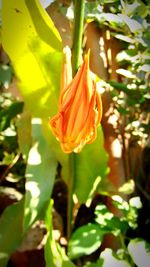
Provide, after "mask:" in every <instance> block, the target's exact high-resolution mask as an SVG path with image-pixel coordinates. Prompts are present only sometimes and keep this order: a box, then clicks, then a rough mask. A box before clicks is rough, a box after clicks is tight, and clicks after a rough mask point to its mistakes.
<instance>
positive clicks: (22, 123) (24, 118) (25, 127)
mask: <svg viewBox="0 0 150 267" xmlns="http://www.w3.org/2000/svg"><path fill="white" fill-rule="evenodd" d="M17 135H18V144H19V149H20V151H21V153H22V154H23V155H24V156H25V158H26V159H27V158H28V154H29V150H30V147H31V144H32V125H31V114H30V112H29V111H28V110H26V109H24V111H23V113H22V114H21V116H20V118H19V120H18V121H17Z"/></svg>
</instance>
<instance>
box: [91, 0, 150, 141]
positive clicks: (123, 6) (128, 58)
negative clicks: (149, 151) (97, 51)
mask: <svg viewBox="0 0 150 267" xmlns="http://www.w3.org/2000/svg"><path fill="white" fill-rule="evenodd" d="M112 2H113V5H112ZM93 7H94V9H93ZM86 18H87V21H91V20H95V21H97V23H98V24H99V27H100V28H102V29H103V28H104V27H106V30H107V31H109V33H110V36H111V38H112V37H114V38H117V39H118V40H120V44H121V51H120V52H119V53H118V54H117V57H116V60H117V62H118V64H119V69H118V70H117V71H116V72H117V73H118V74H119V75H120V80H121V81H120V82H116V81H110V80H108V81H107V83H108V84H109V85H110V86H111V87H110V91H111V94H112V97H113V101H114V112H116V113H117V114H118V113H119V114H120V120H118V126H117V131H118V134H120V135H121V136H122V139H124V138H125V135H126V134H127V137H128V138H129V142H130V144H135V142H136V143H139V144H140V145H142V146H144V145H145V144H146V142H147V140H148V139H149V132H150V3H149V1H141V0H134V1H123V0H122V1H115V2H114V1H101V2H100V3H99V1H94V2H89V3H87V11H86ZM104 25H105V26H104ZM104 30H105V28H104ZM106 87H108V85H107V84H106Z"/></svg>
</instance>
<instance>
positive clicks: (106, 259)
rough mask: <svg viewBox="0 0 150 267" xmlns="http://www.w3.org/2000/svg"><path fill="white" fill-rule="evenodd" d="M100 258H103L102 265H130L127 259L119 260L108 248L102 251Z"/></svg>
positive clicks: (118, 266) (122, 266) (121, 266)
mask: <svg viewBox="0 0 150 267" xmlns="http://www.w3.org/2000/svg"><path fill="white" fill-rule="evenodd" d="M100 259H102V260H103V264H102V266H103V267H110V266H111V267H113V266H115V267H131V265H130V264H129V263H128V262H127V261H125V260H120V259H119V258H118V257H117V255H116V254H115V253H113V251H112V250H111V249H110V248H106V249H105V250H104V251H102V253H101V256H100Z"/></svg>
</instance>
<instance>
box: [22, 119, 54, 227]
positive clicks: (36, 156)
mask: <svg viewBox="0 0 150 267" xmlns="http://www.w3.org/2000/svg"><path fill="white" fill-rule="evenodd" d="M56 168H57V161H56V159H55V157H54V155H53V153H52V151H51V149H50V147H49V146H48V144H47V142H46V140H45V138H44V136H43V132H42V129H41V120H40V119H33V121H32V147H31V149H30V152H29V157H28V163H27V169H26V194H25V217H24V231H25V230H26V229H27V228H28V227H29V226H30V225H31V224H32V223H33V222H34V221H35V219H37V218H43V216H44V215H45V210H46V208H47V206H48V203H49V199H50V195H51V192H52V188H53V184H54V178H55V175H56Z"/></svg>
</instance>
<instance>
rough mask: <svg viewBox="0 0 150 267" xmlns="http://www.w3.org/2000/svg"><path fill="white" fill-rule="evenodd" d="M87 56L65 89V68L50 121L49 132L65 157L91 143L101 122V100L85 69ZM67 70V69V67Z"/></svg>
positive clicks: (86, 68) (93, 81)
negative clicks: (55, 112) (57, 103)
mask: <svg viewBox="0 0 150 267" xmlns="http://www.w3.org/2000/svg"><path fill="white" fill-rule="evenodd" d="M66 51H67V50H66ZM89 56H90V53H89V52H88V53H87V55H86V56H85V58H84V61H83V63H82V65H81V67H80V68H79V70H78V72H77V73H76V75H75V77H74V78H73V79H72V80H71V82H70V83H69V84H68V85H67V82H66V77H67V73H69V70H68V72H67V68H66V65H65V69H66V70H65V69H64V70H65V71H63V75H65V76H64V80H63V77H62V81H65V82H63V84H65V87H62V88H61V92H60V99H59V111H58V114H57V115H55V116H54V117H53V118H52V119H50V127H51V130H52V132H53V134H54V135H55V136H56V138H57V139H58V140H59V142H60V144H61V148H62V150H63V151H64V152H65V153H71V152H76V153H79V152H80V151H81V149H82V148H83V146H84V145H85V144H89V143H92V142H93V141H94V140H95V138H96V135H97V127H98V125H99V123H100V121H101V116H102V103H101V96H100V93H99V92H98V90H97V88H96V77H95V75H94V74H93V73H92V72H91V71H90V69H89ZM66 62H67V61H66ZM68 66H69V68H70V64H68ZM69 79H70V78H69ZM61 84H62V83H61Z"/></svg>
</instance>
